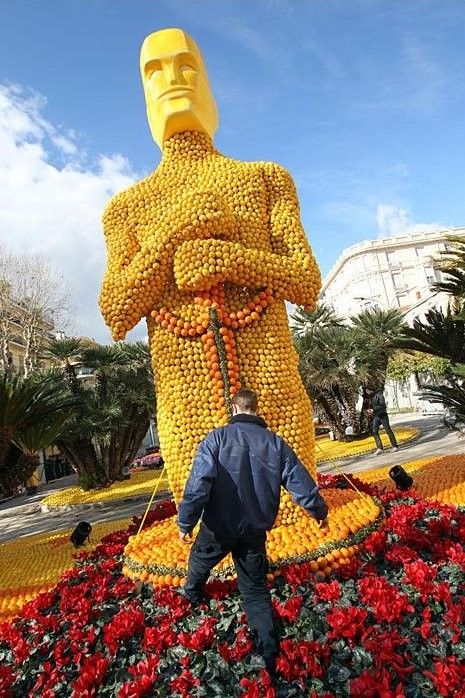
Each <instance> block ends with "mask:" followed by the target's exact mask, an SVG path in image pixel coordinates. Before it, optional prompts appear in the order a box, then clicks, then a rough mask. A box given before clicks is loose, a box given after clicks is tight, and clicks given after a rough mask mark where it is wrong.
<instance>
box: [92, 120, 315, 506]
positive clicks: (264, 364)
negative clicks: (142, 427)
mask: <svg viewBox="0 0 465 698" xmlns="http://www.w3.org/2000/svg"><path fill="white" fill-rule="evenodd" d="M103 223H104V233H105V239H106V245H107V251H108V260H107V269H106V274H105V279H104V283H103V286H102V291H101V294H100V307H101V310H102V314H103V316H104V318H105V321H106V323H107V325H108V326H109V328H110V329H111V332H112V335H113V337H114V339H115V340H120V339H124V337H125V336H126V333H127V332H128V331H129V330H130V329H131V328H132V327H134V325H135V324H137V323H138V322H139V321H140V320H141V319H142V318H144V317H145V318H146V319H147V327H148V334H149V345H150V351H151V355H152V357H153V367H154V373H155V382H156V386H157V428H158V435H159V438H160V445H161V450H162V454H163V459H164V461H165V464H166V469H167V472H168V479H169V483H170V489H171V491H172V492H173V496H174V498H175V500H176V502H179V501H180V499H181V497H182V493H183V490H184V486H185V484H186V481H187V478H188V475H189V472H190V469H191V466H192V461H193V458H194V456H195V453H196V451H197V449H198V446H199V443H200V441H201V439H202V438H204V437H205V435H206V434H208V432H209V431H210V430H211V429H213V428H214V427H218V426H221V425H224V424H226V423H227V421H228V416H229V415H230V413H231V398H232V397H233V396H234V394H235V393H236V392H237V391H238V389H239V388H240V387H247V388H251V389H252V390H254V391H256V392H257V394H258V396H259V404H260V414H261V415H262V416H263V417H264V419H265V421H266V422H267V424H268V426H269V427H270V428H271V429H272V430H273V431H274V432H276V433H278V434H279V435H281V436H282V437H283V438H284V439H286V441H288V442H289V444H290V445H291V446H292V448H293V449H294V451H295V452H296V453H297V455H298V456H299V458H300V460H301V461H302V462H303V463H304V464H305V466H306V467H307V468H308V470H309V471H310V472H311V473H312V474H313V475H315V473H316V469H315V458H314V436H313V423H312V416H311V405H310V402H309V399H308V396H307V393H306V391H305V389H304V386H303V384H302V381H301V379H300V375H299V371H298V357H297V355H296V352H295V349H294V345H293V341H292V337H291V335H290V330H289V323H288V318H287V313H286V306H285V301H286V300H288V301H290V302H293V303H296V304H298V305H303V306H305V307H308V308H313V307H314V306H315V303H316V300H317V298H318V294H319V289H320V272H319V270H318V267H317V264H316V261H315V258H314V256H313V254H312V251H311V249H310V247H309V244H308V241H307V238H306V235H305V231H304V230H303V227H302V224H301V221H300V213H299V202H298V199H297V195H296V191H295V186H294V183H293V181H292V179H291V177H290V176H289V174H288V173H287V172H286V171H285V170H284V169H283V168H282V167H280V166H279V165H276V164H274V163H265V162H241V161H238V160H234V159H232V158H229V157H225V156H224V155H222V154H221V153H219V152H218V151H217V150H216V148H215V147H214V146H213V143H212V141H211V139H210V138H209V137H208V136H207V135H206V134H204V133H199V132H183V133H178V134H175V135H173V136H172V137H171V138H168V139H166V140H165V141H164V143H163V157H162V160H161V162H160V164H159V166H158V167H157V169H156V170H155V172H153V173H152V174H150V175H149V176H148V177H147V178H146V179H144V180H142V181H140V182H137V183H136V184H134V185H133V186H131V187H130V188H129V189H127V190H126V191H124V192H121V193H120V194H118V195H117V196H115V197H114V198H113V199H112V200H111V201H110V203H109V204H108V206H107V208H106V211H105V213H104V217H103ZM286 503H287V502H286V498H283V506H284V505H285V504H286Z"/></svg>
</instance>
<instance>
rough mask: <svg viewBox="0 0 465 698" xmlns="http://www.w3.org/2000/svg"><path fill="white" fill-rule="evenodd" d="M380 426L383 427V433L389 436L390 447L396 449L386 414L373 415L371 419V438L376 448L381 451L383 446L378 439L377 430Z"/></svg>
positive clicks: (395, 442)
mask: <svg viewBox="0 0 465 698" xmlns="http://www.w3.org/2000/svg"><path fill="white" fill-rule="evenodd" d="M381 425H383V427H384V431H385V432H386V434H387V435H388V436H389V441H390V442H391V445H392V446H396V447H397V441H396V437H395V436H394V432H393V431H392V429H391V425H390V424H389V417H388V416H387V414H386V413H384V414H375V416H374V417H373V436H374V439H375V441H376V446H377V447H378V448H380V449H381V450H382V449H383V444H382V443H381V439H380V437H379V428H380V426H381Z"/></svg>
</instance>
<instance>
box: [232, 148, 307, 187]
mask: <svg viewBox="0 0 465 698" xmlns="http://www.w3.org/2000/svg"><path fill="white" fill-rule="evenodd" d="M223 159H224V160H225V161H226V162H227V163H228V165H229V167H230V168H232V169H234V170H235V171H236V172H242V173H243V174H246V175H247V174H250V175H255V176H260V177H261V178H262V180H264V181H265V182H266V183H267V184H268V183H269V184H270V185H271V186H272V187H273V186H275V187H276V186H278V187H279V186H283V187H285V188H287V187H289V186H290V187H293V186H294V181H293V179H292V176H291V175H290V173H289V172H288V170H286V168H285V167H283V166H282V165H279V164H278V163H277V162H269V161H266V160H235V159H234V158H230V157H227V156H223Z"/></svg>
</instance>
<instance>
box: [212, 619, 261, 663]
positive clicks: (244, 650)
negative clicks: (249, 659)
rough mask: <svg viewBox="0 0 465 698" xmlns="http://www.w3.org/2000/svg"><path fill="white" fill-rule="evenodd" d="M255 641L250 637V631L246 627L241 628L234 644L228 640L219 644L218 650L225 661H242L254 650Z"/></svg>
mask: <svg viewBox="0 0 465 698" xmlns="http://www.w3.org/2000/svg"><path fill="white" fill-rule="evenodd" d="M252 647H253V643H252V640H251V639H250V635H249V631H248V629H247V628H246V627H242V628H239V630H238V631H237V633H236V641H235V643H234V645H228V644H227V642H225V643H221V644H218V652H219V653H220V654H221V656H222V657H223V659H224V661H225V662H227V663H228V664H230V663H231V662H240V661H241V659H244V657H246V656H247V655H248V654H249V652H250V651H251V650H252Z"/></svg>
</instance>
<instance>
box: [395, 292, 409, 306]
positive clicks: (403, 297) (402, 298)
mask: <svg viewBox="0 0 465 698" xmlns="http://www.w3.org/2000/svg"><path fill="white" fill-rule="evenodd" d="M397 302H398V304H399V308H405V306H406V305H407V304H408V298H407V294H406V293H400V294H398V295H397Z"/></svg>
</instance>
